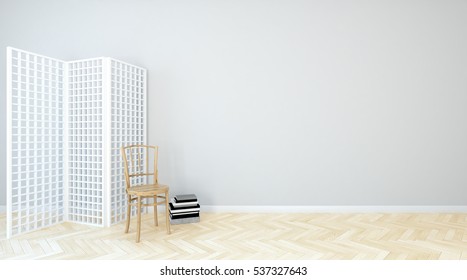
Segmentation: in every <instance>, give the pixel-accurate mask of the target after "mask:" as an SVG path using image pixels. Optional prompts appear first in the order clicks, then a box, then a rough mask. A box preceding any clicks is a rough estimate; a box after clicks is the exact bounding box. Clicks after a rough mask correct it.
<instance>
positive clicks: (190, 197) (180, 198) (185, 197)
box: [174, 194, 198, 203]
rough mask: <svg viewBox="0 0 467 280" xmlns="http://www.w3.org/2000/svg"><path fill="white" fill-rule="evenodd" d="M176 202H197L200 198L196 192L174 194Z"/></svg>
mask: <svg viewBox="0 0 467 280" xmlns="http://www.w3.org/2000/svg"><path fill="white" fill-rule="evenodd" d="M174 199H175V201H176V202H178V203H179V202H196V201H198V198H197V197H196V195H194V194H180V195H176V196H174Z"/></svg>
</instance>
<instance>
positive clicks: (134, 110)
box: [110, 60, 146, 224]
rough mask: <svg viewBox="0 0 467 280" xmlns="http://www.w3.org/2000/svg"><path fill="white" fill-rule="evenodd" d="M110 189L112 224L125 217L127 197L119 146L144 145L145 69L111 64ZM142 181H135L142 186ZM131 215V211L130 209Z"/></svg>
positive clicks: (118, 62) (119, 63)
mask: <svg viewBox="0 0 467 280" xmlns="http://www.w3.org/2000/svg"><path fill="white" fill-rule="evenodd" d="M111 76H112V77H111V93H112V113H111V115H112V117H111V119H112V120H111V122H112V123H111V129H112V136H111V139H112V153H111V157H112V159H111V161H112V171H111V176H112V180H111V182H112V190H111V215H110V216H111V224H115V223H118V222H120V221H122V220H124V219H125V218H126V207H127V196H126V192H125V177H124V173H123V161H122V156H121V154H120V147H122V146H127V145H132V144H143V143H145V142H146V138H145V137H146V134H145V133H146V132H145V130H146V70H145V69H143V68H140V67H136V66H133V65H130V64H127V63H124V62H121V61H118V60H112V61H111ZM143 182H145V179H142V178H134V181H133V182H132V183H134V184H141V183H143ZM133 212H134V209H133Z"/></svg>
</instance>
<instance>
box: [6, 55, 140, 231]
mask: <svg viewBox="0 0 467 280" xmlns="http://www.w3.org/2000/svg"><path fill="white" fill-rule="evenodd" d="M146 76H147V71H146V70H145V69H143V68H141V67H137V66H134V65H131V64H128V63H125V62H122V61H118V60H115V59H112V58H105V57H103V58H93V59H85V60H78V61H70V62H66V61H62V60H58V59H54V58H50V57H46V56H42V55H38V54H34V53H30V52H26V51H23V50H19V49H15V48H10V47H9V48H7V237H8V238H10V237H12V236H15V235H18V234H21V233H25V232H29V231H32V230H35V229H39V228H42V227H46V226H50V225H52V224H56V223H60V222H63V221H72V222H77V223H85V224H92V225H98V226H109V225H111V224H114V223H118V222H120V221H122V220H123V219H125V215H126V193H125V184H124V174H123V166H122V162H121V156H120V153H119V148H120V147H121V146H125V145H128V144H134V143H145V142H146Z"/></svg>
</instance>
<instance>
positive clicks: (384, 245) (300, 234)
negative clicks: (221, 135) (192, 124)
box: [0, 213, 467, 260]
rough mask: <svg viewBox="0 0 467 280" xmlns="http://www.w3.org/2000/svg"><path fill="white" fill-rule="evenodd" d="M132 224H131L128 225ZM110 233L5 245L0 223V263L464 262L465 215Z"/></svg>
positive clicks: (224, 219) (293, 218)
mask: <svg viewBox="0 0 467 280" xmlns="http://www.w3.org/2000/svg"><path fill="white" fill-rule="evenodd" d="M133 220H135V219H133ZM133 222H134V221H132V225H131V228H130V233H129V234H124V223H121V224H118V225H114V226H112V227H110V228H96V227H92V226H86V225H80V224H73V223H63V224H59V225H55V226H52V227H50V228H47V229H42V230H38V231H35V232H32V233H28V234H24V235H21V236H19V237H15V238H12V239H10V240H6V238H5V224H6V221H5V215H2V216H0V259H166V260H192V259H194V260H204V259H206V260H207V259H228V260H258V259H263V260H269V259H275V260H278V259H324V260H329V259H338V260H350V259H364V260H373V259H391V260H392V259H403V260H407V259H409V260H412V259H422V260H430V259H448V260H458V259H467V231H466V229H467V214H291V213H288V214H244V213H241V214H239V213H202V214H201V222H200V223H196V224H186V225H174V226H172V234H171V235H167V234H166V231H165V224H164V219H162V216H161V217H160V223H159V227H155V226H154V225H153V223H152V215H151V214H147V215H145V216H144V217H143V222H142V225H143V226H142V232H141V238H142V241H141V243H135V228H136V225H135V223H133Z"/></svg>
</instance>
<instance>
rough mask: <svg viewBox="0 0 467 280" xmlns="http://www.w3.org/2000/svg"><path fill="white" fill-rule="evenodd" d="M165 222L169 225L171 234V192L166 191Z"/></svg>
mask: <svg viewBox="0 0 467 280" xmlns="http://www.w3.org/2000/svg"><path fill="white" fill-rule="evenodd" d="M165 224H166V227H167V234H170V221H169V192H166V193H165Z"/></svg>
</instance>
